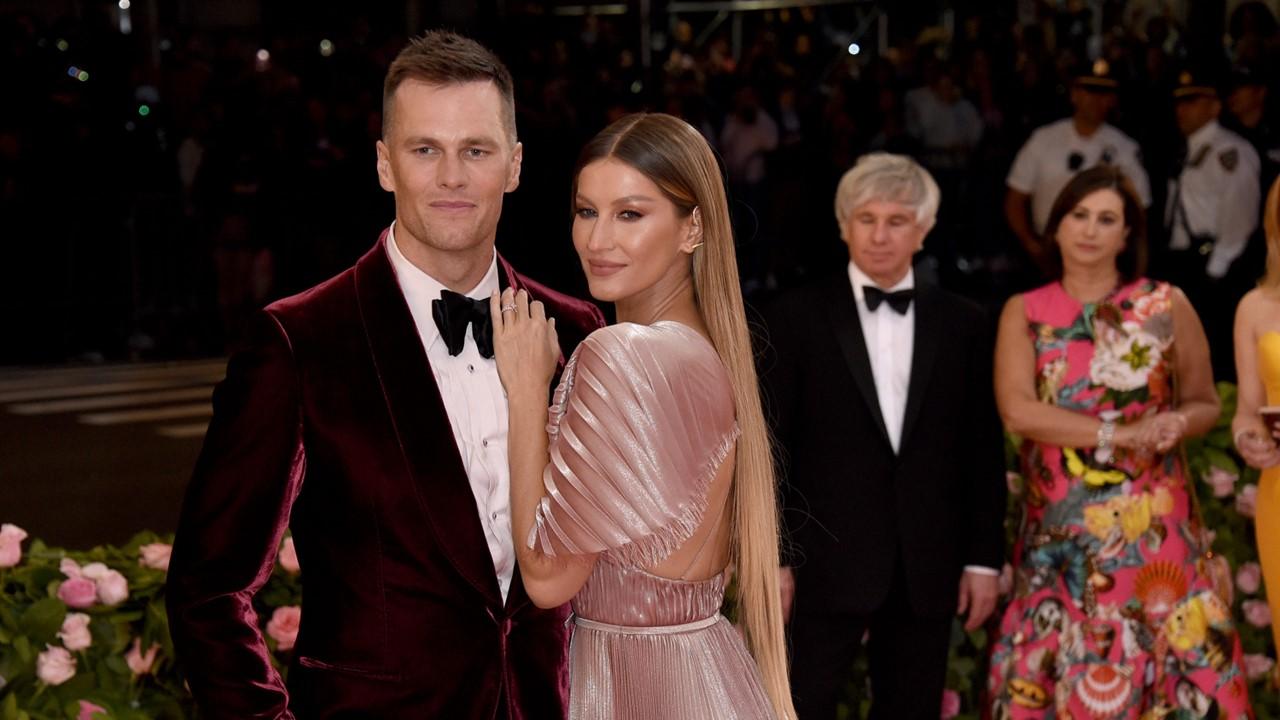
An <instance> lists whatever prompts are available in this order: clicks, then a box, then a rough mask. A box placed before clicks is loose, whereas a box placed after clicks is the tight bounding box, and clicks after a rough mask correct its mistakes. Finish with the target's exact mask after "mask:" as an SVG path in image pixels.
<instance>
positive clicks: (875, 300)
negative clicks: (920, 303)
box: [862, 285, 916, 315]
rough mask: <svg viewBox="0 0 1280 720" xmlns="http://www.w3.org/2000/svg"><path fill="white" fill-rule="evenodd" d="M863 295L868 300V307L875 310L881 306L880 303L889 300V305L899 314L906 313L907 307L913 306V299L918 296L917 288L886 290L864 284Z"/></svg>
mask: <svg viewBox="0 0 1280 720" xmlns="http://www.w3.org/2000/svg"><path fill="white" fill-rule="evenodd" d="M862 294H863V297H864V298H865V299H866V301H867V309H868V310H870V311H871V312H875V311H876V308H878V307H880V303H882V302H885V301H888V303H889V307H891V308H893V310H894V312H896V313H898V314H899V315H906V314H907V309H908V308H910V307H911V300H912V298H914V297H915V296H916V291H915V290H910V289H908V290H898V291H896V292H885V291H883V290H881V289H880V288H878V287H876V286H875V285H863V286H862Z"/></svg>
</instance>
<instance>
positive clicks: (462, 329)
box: [431, 290, 493, 358]
mask: <svg viewBox="0 0 1280 720" xmlns="http://www.w3.org/2000/svg"><path fill="white" fill-rule="evenodd" d="M431 317H432V318H434V319H435V321H436V327H438V328H440V337H442V338H444V344H445V346H446V347H448V348H449V354H450V355H457V354H458V353H460V352H462V347H463V346H464V345H466V344H467V325H470V326H471V335H472V337H474V338H475V339H476V349H477V350H479V351H480V355H481V356H483V357H486V358H491V357H493V320H492V318H490V317H489V301H488V300H487V299H486V300H475V299H472V298H469V297H467V296H466V295H461V294H459V293H456V292H453V291H452V290H441V291H440V299H439V300H432V301H431Z"/></svg>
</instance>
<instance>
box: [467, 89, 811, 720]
mask: <svg viewBox="0 0 1280 720" xmlns="http://www.w3.org/2000/svg"><path fill="white" fill-rule="evenodd" d="M573 242H574V246H575V248H576V249H577V251H578V254H579V256H580V258H581V260H582V268H583V270H584V272H585V273H586V275H587V280H588V283H589V285H590V289H591V294H592V295H593V296H594V297H595V298H596V299H598V300H601V301H605V302H612V303H614V304H615V308H616V310H617V318H618V324H616V325H613V326H610V327H607V328H604V329H601V330H598V331H596V332H595V333H593V334H592V335H591V336H589V337H588V338H587V339H586V340H585V341H584V342H583V343H582V344H581V345H580V346H579V347H578V349H577V351H576V352H574V354H573V356H572V357H570V358H569V359H568V361H567V363H566V364H565V365H564V368H563V373H562V375H561V380H560V385H559V388H558V389H557V390H556V392H555V395H554V398H553V402H552V405H551V408H550V418H549V421H548V415H547V413H548V411H547V397H546V387H547V385H548V382H549V381H550V379H551V378H552V376H553V374H554V372H555V371H556V367H557V362H558V360H559V359H560V353H559V350H558V349H557V346H556V341H555V323H554V320H551V319H548V318H546V316H545V310H544V308H543V307H542V306H541V304H540V303H537V302H535V303H532V304H530V303H529V301H528V297H527V296H526V295H525V294H524V293H523V292H521V293H518V294H513V293H512V292H511V291H510V290H508V291H506V293H504V294H503V295H502V296H500V297H499V296H497V295H495V296H494V297H493V299H492V312H493V317H494V345H495V351H496V358H497V361H498V372H499V375H500V376H501V377H502V382H503V385H504V387H505V388H506V390H507V400H508V404H509V406H510V427H509V431H508V442H509V445H508V447H509V450H508V453H509V459H510V463H511V516H512V527H513V533H514V535H515V544H516V550H517V558H518V561H519V566H520V574H521V577H522V579H523V582H524V585H525V588H526V589H527V590H528V592H529V596H530V598H532V599H533V601H534V602H535V603H537V604H538V605H540V606H543V607H554V606H556V605H559V604H561V603H564V602H566V601H571V602H572V607H573V611H574V622H575V627H574V633H573V640H572V646H571V650H570V658H571V669H570V679H569V683H570V684H569V688H570V690H569V696H570V700H569V706H570V710H569V715H570V717H571V718H575V719H579V718H581V719H584V720H585V719H588V718H616V719H618V720H623V719H627V718H634V719H636V720H639V719H641V718H645V719H649V718H659V719H660V718H672V719H673V720H675V719H679V720H698V719H700V718H706V719H708V720H711V719H712V718H714V719H716V720H731V719H735V718H740V719H743V720H747V719H750V720H755V719H757V718H760V719H763V718H779V717H783V718H793V717H795V711H794V710H793V709H792V707H791V700H790V690H789V687H788V683H787V673H786V651H785V648H784V643H783V632H782V613H781V602H780V596H779V591H778V585H777V569H778V526H777V516H776V509H775V508H776V504H775V499H774V479H773V472H772V459H771V456H770V452H769V445H768V439H767V435H766V431H765V425H764V419H763V415H762V412H761V409H760V397H759V391H758V389H757V384H756V377H755V370H754V366H753V361H752V354H751V347H750V343H749V339H748V334H747V325H746V317H745V314H744V311H743V305H742V296H741V294H740V292H739V289H738V276H737V268H736V265H735V261H734V245H733V237H732V235H731V233H730V228H729V215H728V210H727V204H726V201H725V194H724V187H723V184H722V182H721V180H720V174H719V170H718V168H717V165H716V160H715V156H714V155H713V154H712V152H711V149H710V148H709V147H708V146H707V144H706V141H705V140H703V138H702V136H701V135H700V134H698V132H697V131H696V130H694V129H693V128H692V127H690V126H689V125H688V124H687V123H685V122H684V121H682V120H679V119H677V118H674V117H671V116H669V115H659V114H639V115H630V116H628V117H625V118H623V119H621V120H619V121H617V122H615V123H614V124H613V125H610V126H609V127H608V128H606V129H605V130H604V131H602V132H601V133H600V134H599V135H597V136H596V138H595V139H593V140H592V141H591V142H590V143H589V144H588V145H587V147H586V148H585V149H584V150H583V154H582V157H581V159H580V160H579V164H578V170H577V172H576V173H575V182H574V223H573ZM731 574H732V575H733V576H734V579H735V580H736V587H737V610H738V612H737V615H738V621H739V625H738V626H737V627H735V626H734V625H733V624H731V623H730V622H729V621H728V620H727V619H725V618H724V617H723V616H721V615H720V607H721V604H722V603H723V600H724V593H725V586H726V584H727V583H728V580H729V577H730V575H731Z"/></svg>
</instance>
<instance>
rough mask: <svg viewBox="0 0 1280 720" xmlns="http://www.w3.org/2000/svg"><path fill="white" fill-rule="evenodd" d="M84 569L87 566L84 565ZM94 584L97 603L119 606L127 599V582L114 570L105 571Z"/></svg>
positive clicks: (87, 567)
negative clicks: (96, 587) (96, 592)
mask: <svg viewBox="0 0 1280 720" xmlns="http://www.w3.org/2000/svg"><path fill="white" fill-rule="evenodd" d="M85 569H86V570H88V569H89V566H88V565H86V566H85ZM87 574H88V573H86V576H87ZM94 582H95V583H96V584H97V586H98V602H100V603H102V604H103V605H119V604H120V603H122V602H124V601H125V600H126V599H127V598H128V597H129V581H128V580H125V579H124V576H123V575H121V574H120V573H119V572H118V571H116V570H107V572H106V573H105V574H104V575H103V576H102V577H100V578H98V579H97V580H95V581H94Z"/></svg>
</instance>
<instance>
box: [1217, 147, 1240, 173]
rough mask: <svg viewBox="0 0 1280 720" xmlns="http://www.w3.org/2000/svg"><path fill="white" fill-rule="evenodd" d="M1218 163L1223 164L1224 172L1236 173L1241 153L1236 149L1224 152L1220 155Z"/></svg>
mask: <svg viewBox="0 0 1280 720" xmlns="http://www.w3.org/2000/svg"><path fill="white" fill-rule="evenodd" d="M1218 162H1220V163H1222V169H1223V170H1226V171H1227V172H1234V171H1235V169H1236V165H1238V164H1240V152H1239V151H1238V150H1236V149H1235V148H1231V149H1230V150H1223V151H1222V152H1220V153H1218Z"/></svg>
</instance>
